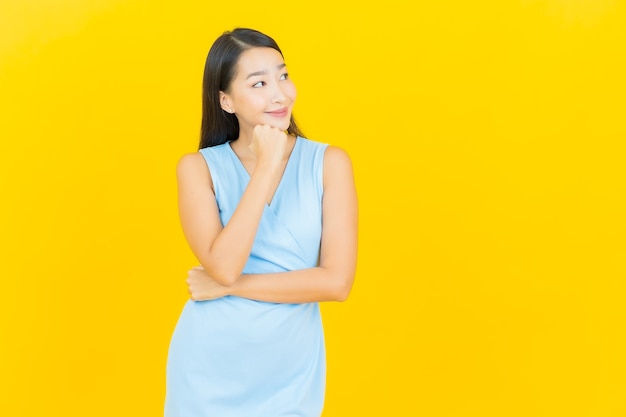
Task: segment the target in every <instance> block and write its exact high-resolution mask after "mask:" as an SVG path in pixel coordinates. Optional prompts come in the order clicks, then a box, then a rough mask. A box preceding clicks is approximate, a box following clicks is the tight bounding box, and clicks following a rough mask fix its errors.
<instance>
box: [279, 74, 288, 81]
mask: <svg viewBox="0 0 626 417" xmlns="http://www.w3.org/2000/svg"><path fill="white" fill-rule="evenodd" d="M288 78H289V73H287V72H286V73H284V74H282V75H281V76H280V79H281V81H282V80H286V79H288Z"/></svg>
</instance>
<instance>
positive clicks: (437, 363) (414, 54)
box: [0, 0, 626, 417]
mask: <svg viewBox="0 0 626 417" xmlns="http://www.w3.org/2000/svg"><path fill="white" fill-rule="evenodd" d="M410 3H414V2H409V1H400V0H390V1H384V2H379V3H378V4H377V5H373V6H367V4H369V3H368V2H365V3H363V2H354V4H353V5H349V6H341V4H342V3H341V2H336V1H333V2H330V1H321V2H320V1H317V2H313V3H311V2H293V1H292V2H280V3H272V2H269V3H268V2H258V1H238V2H234V3H233V2H219V4H217V2H209V1H196V2H166V1H158V2H155V1H141V0H98V1H85V0H84V1H78V0H47V1H42V0H1V2H0V103H1V109H0V110H1V111H0V120H1V122H0V140H1V144H2V146H1V148H0V149H1V150H0V186H1V188H0V190H1V191H0V192H1V196H2V202H1V204H0V239H1V241H2V243H1V248H0V257H1V258H0V260H1V262H0V326H1V327H0V335H1V336H0V337H1V341H0V369H1V371H0V378H1V380H0V384H1V385H0V415H3V416H4V415H6V416H15V417H17V416H48V415H62V416H112V415H116V416H153V415H159V414H160V413H161V409H162V402H163V396H164V378H165V376H164V373H165V360H166V353H167V347H168V343H169V338H170V335H171V332H172V330H173V328H174V325H175V322H176V320H177V318H178V314H179V312H180V309H181V307H182V305H183V303H184V301H185V300H186V297H187V294H186V288H185V285H184V278H185V273H186V270H187V269H188V268H189V267H191V266H192V265H194V259H193V257H192V255H191V253H190V251H189V250H188V248H187V246H186V244H185V241H184V239H183V237H182V233H181V232H180V228H179V225H178V219H177V213H176V196H175V181H174V180H175V178H174V167H175V164H176V161H177V159H178V158H179V156H180V155H182V154H183V153H185V152H189V151H193V150H194V149H195V146H196V143H197V138H198V130H199V116H200V101H199V98H200V83H201V76H202V68H203V64H204V59H205V56H206V53H207V51H208V48H209V46H210V44H211V42H212V41H213V40H214V39H215V38H216V37H217V36H218V35H219V34H220V33H221V32H222V31H223V30H226V29H231V28H233V27H235V26H251V27H254V28H258V29H260V30H262V31H266V32H267V33H269V34H270V35H272V36H273V37H274V38H275V39H276V40H277V41H278V42H279V44H280V45H281V46H282V47H283V50H284V53H285V55H286V57H287V62H288V64H289V66H290V74H291V76H292V78H293V79H294V80H295V82H296V85H297V86H298V88H299V102H298V104H297V106H296V116H297V117H298V119H299V120H300V122H301V125H302V127H303V128H304V130H305V132H307V133H308V136H309V137H311V138H313V139H317V140H320V141H325V142H330V143H333V144H336V145H340V146H343V147H344V148H346V149H347V150H348V151H349V152H350V153H351V155H352V157H353V160H354V165H355V169H356V174H357V180H358V190H359V196H360V203H361V232H360V233H361V235H360V261H359V269H358V277H357V281H356V284H355V287H354V291H353V293H352V295H351V298H350V300H349V301H348V302H346V303H343V304H328V305H324V307H323V309H324V315H325V316H324V318H325V327H326V331H327V346H328V362H329V365H328V366H329V374H328V392H327V403H326V410H325V412H324V417H333V416H361V415H378V416H418V415H419V416H430V417H433V416H481V417H484V416H568V417H569V416H618V415H626V359H625V355H624V352H626V337H625V334H626V332H625V326H626V324H625V323H626V307H625V305H626V303H625V301H624V299H625V296H626V284H625V280H624V278H625V277H626V270H625V269H626V268H625V261H624V253H625V249H626V247H625V246H626V245H625V237H624V236H626V227H625V222H624V213H625V209H626V205H625V203H624V195H625V191H626V189H625V181H624V180H625V179H626V178H625V177H626V175H625V169H624V159H625V157H626V152H624V151H625V145H624V140H625V139H626V122H625V121H624V120H625V119H626V117H625V115H626V98H625V97H626V82H625V79H626V78H625V76H624V74H626V62H625V58H624V57H625V50H624V45H625V42H626V6H625V4H624V2H622V1H619V0H576V1H574V0H569V1H568V0H536V1H532V0H519V1H502V0H493V1H485V0H483V1H480V0H479V1H474V2H472V1H464V0H446V1H434V2H426V1H425V2H416V3H418V5H415V6H410V7H409V6H407V5H406V4H410Z"/></svg>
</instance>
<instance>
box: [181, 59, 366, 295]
mask: <svg viewBox="0 0 626 417" xmlns="http://www.w3.org/2000/svg"><path fill="white" fill-rule="evenodd" d="M295 98H296V90H295V86H294V85H293V83H292V82H291V80H290V79H289V77H288V75H287V70H286V67H285V64H284V61H283V58H282V56H281V55H280V53H278V51H276V50H274V49H272V48H251V49H248V50H246V51H245V52H243V53H242V55H241V57H240V59H239V61H238V63H237V73H236V75H235V78H234V79H233V81H232V83H231V85H230V86H229V89H228V91H223V92H220V103H221V105H222V109H223V110H224V111H227V112H230V113H234V114H235V115H236V116H237V119H238V120H239V127H240V135H239V138H238V139H237V140H235V141H232V142H231V146H232V148H233V150H234V151H235V153H236V154H237V156H238V157H239V159H240V160H241V162H242V164H243V165H244V167H245V168H246V170H247V171H248V173H249V174H250V181H249V183H248V186H247V188H246V190H245V191H244V193H243V196H242V198H241V200H240V202H239V205H238V206H237V209H236V210H235V212H234V214H233V216H232V217H231V219H230V221H229V222H228V224H227V225H226V226H224V227H223V226H222V224H221V221H220V218H219V212H218V207H217V202H216V200H215V193H214V190H213V185H212V180H211V174H210V171H209V169H208V167H207V165H206V162H205V161H204V158H203V157H202V155H201V154H200V153H198V152H195V153H190V154H187V155H184V156H183V157H182V158H181V159H180V161H179V163H178V166H177V179H178V201H179V213H180V219H181V224H182V228H183V232H184V234H185V237H186V239H187V242H188V243H189V246H190V247H191V249H192V251H193V253H194V254H195V255H196V257H197V259H198V260H199V261H200V264H201V266H198V267H195V268H192V269H191V270H190V271H189V273H188V277H187V285H188V290H189V294H190V295H191V299H192V300H195V301H202V300H211V299H216V298H220V297H223V296H226V295H235V296H239V297H244V298H250V299H254V300H259V301H268V302H277V303H304V302H316V301H343V300H345V299H346V298H347V297H348V294H349V293H350V290H351V288H352V283H353V281H354V275H355V271H356V259H357V217H358V216H357V214H358V213H357V196H356V188H355V184H354V176H353V170H352V163H351V161H350V158H349V156H348V154H347V153H346V152H345V151H343V150H342V149H340V148H337V147H332V146H329V147H328V148H327V149H326V152H325V154H324V172H323V184H324V197H323V201H322V241H321V252H320V264H319V266H317V267H314V268H308V269H302V270H296V271H289V272H281V273H273V274H242V271H243V268H244V266H245V264H246V262H247V260H248V257H249V256H250V251H251V249H252V244H253V242H254V238H255V235H256V232H257V228H258V225H259V222H260V220H261V216H262V214H263V210H264V208H265V205H267V204H270V203H271V201H272V197H273V195H274V192H275V191H276V188H277V187H278V184H279V183H280V180H281V178H282V174H283V172H284V170H285V166H286V164H287V161H288V160H289V155H290V154H291V151H292V149H293V147H294V145H295V140H296V138H295V137H293V136H290V135H287V134H286V133H284V131H285V130H286V129H287V128H288V127H289V120H290V116H291V111H292V109H293V104H294V102H295Z"/></svg>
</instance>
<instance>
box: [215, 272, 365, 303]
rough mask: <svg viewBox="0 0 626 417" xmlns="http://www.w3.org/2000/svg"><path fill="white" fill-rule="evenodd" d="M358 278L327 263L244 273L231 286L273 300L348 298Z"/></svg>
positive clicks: (241, 294)
mask: <svg viewBox="0 0 626 417" xmlns="http://www.w3.org/2000/svg"><path fill="white" fill-rule="evenodd" d="M353 280H354V272H353V271H336V270H332V269H328V268H324V267H316V268H309V269H301V270H297V271H289V272H280V273H274V274H249V275H242V276H241V277H240V278H239V279H238V280H237V281H236V282H235V283H233V284H232V285H230V286H229V287H228V290H227V292H228V294H229V295H236V296H238V297H243V298H249V299H253V300H257V301H267V302H273V303H310V302H317V301H344V300H345V299H346V298H347V297H348V294H349V293H350V289H351V288H352V282H353Z"/></svg>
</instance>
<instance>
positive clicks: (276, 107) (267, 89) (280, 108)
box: [220, 48, 296, 132]
mask: <svg viewBox="0 0 626 417" xmlns="http://www.w3.org/2000/svg"><path fill="white" fill-rule="evenodd" d="M295 100H296V87H295V86H294V84H293V82H292V81H291V80H290V79H289V76H288V74H287V67H286V66H285V61H284V60H283V57H282V56H281V55H280V53H279V52H278V51H277V50H275V49H273V48H250V49H247V50H245V51H244V52H243V53H242V54H241V56H240V57H239V61H238V62H237V68H236V73H235V77H234V78H233V81H232V82H231V84H230V88H229V91H228V92H224V91H220V104H221V105H222V109H224V110H225V111H227V112H229V113H234V114H235V115H236V116H237V119H238V120H239V129H240V132H246V131H247V132H250V131H251V130H252V129H253V128H254V127H255V126H256V125H269V126H272V127H275V128H277V129H280V130H287V128H288V127H289V121H290V118H291V111H292V109H293V104H294V102H295Z"/></svg>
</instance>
